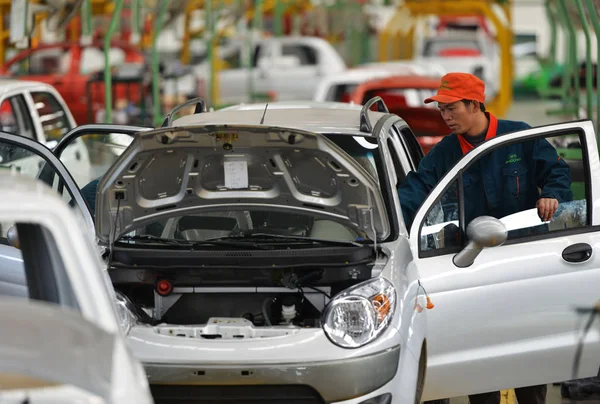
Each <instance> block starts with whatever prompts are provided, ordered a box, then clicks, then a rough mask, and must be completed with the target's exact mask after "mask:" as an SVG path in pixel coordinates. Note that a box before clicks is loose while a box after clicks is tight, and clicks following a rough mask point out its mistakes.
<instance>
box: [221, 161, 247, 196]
mask: <svg viewBox="0 0 600 404" xmlns="http://www.w3.org/2000/svg"><path fill="white" fill-rule="evenodd" d="M224 166H225V187H227V188H231V189H239V188H248V162H246V161H244V160H237V161H225V162H224Z"/></svg>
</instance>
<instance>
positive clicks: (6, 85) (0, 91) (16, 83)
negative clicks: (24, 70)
mask: <svg viewBox="0 0 600 404" xmlns="http://www.w3.org/2000/svg"><path fill="white" fill-rule="evenodd" d="M36 88H38V89H39V88H45V89H54V87H52V86H51V85H50V84H46V83H42V82H41V81H31V80H14V79H5V78H0V95H4V94H6V93H10V92H13V91H15V90H31V89H36Z"/></svg>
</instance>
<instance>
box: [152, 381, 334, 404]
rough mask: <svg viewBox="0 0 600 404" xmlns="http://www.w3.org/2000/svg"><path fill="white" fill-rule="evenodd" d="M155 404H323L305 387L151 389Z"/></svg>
mask: <svg viewBox="0 0 600 404" xmlns="http://www.w3.org/2000/svg"><path fill="white" fill-rule="evenodd" d="M150 389H151V391H152V396H153V398H154V403H155V404H180V403H181V404H195V403H198V404H208V403H236V404H256V403H268V404H280V403H281V404H323V403H324V401H323V399H322V398H321V396H320V395H319V393H317V391H316V390H315V389H313V388H312V387H310V386H304V385H274V386H269V385H259V386H189V385H160V384H154V385H151V386H150Z"/></svg>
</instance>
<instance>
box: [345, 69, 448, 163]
mask: <svg viewBox="0 0 600 404" xmlns="http://www.w3.org/2000/svg"><path fill="white" fill-rule="evenodd" d="M439 86H440V79H439V78H435V77H428V76H418V75H404V76H390V77H386V78H382V79H375V80H369V81H366V82H364V83H362V84H360V85H358V86H357V87H356V88H355V89H354V92H353V93H352V95H351V97H350V98H351V99H350V101H351V102H354V103H355V104H360V105H363V104H364V103H365V102H367V101H368V100H369V99H371V98H373V97H376V96H379V97H381V98H382V99H383V101H384V102H385V104H386V105H387V107H388V109H389V111H390V112H391V113H394V114H396V115H398V116H400V117H401V118H402V119H404V120H405V121H406V123H408V126H410V128H411V129H412V130H413V132H414V134H415V136H417V141H418V142H419V144H420V145H421V148H422V149H423V153H425V154H427V152H429V150H431V148H432V147H433V146H434V145H435V144H436V143H437V142H439V141H440V140H441V139H442V138H443V137H444V136H446V135H448V134H450V129H449V128H448V125H446V122H444V120H443V119H442V116H441V114H440V112H439V111H438V109H437V108H436V107H435V104H430V105H431V106H426V105H425V104H424V103H423V101H424V100H425V99H426V98H428V97H431V96H432V95H434V94H436V93H437V90H438V88H439Z"/></svg>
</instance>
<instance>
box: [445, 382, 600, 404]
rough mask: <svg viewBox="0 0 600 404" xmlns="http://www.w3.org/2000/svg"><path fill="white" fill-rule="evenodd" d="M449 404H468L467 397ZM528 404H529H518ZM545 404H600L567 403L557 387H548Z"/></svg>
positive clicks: (588, 403) (512, 403)
mask: <svg viewBox="0 0 600 404" xmlns="http://www.w3.org/2000/svg"><path fill="white" fill-rule="evenodd" d="M515 402H516V401H513V400H508V402H507V401H503V402H502V404H515ZM450 404H469V400H468V399H467V397H457V398H453V399H451V400H450ZM520 404H529V403H520ZM546 404H600V400H586V401H569V400H567V399H563V398H561V396H560V387H559V386H553V385H549V386H548V395H547V396H546Z"/></svg>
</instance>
